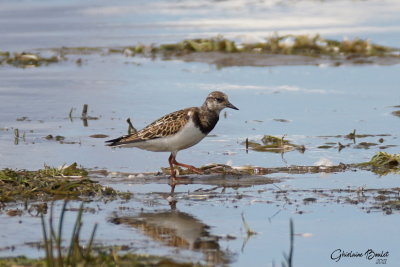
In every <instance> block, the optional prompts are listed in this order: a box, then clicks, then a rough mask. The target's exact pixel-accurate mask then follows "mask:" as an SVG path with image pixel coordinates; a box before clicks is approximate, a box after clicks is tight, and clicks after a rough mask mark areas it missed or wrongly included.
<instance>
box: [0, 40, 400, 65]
mask: <svg viewBox="0 0 400 267" xmlns="http://www.w3.org/2000/svg"><path fill="white" fill-rule="evenodd" d="M50 52H51V53H53V54H54V55H53V56H50V57H43V56H41V55H40V53H31V52H29V53H25V52H23V53H14V54H13V55H11V53H9V52H7V51H4V52H1V51H0V65H4V64H9V65H13V66H16V67H22V68H26V67H38V66H42V65H48V64H51V63H56V62H59V61H62V60H66V59H67V58H66V56H67V55H75V56H76V55H93V54H97V55H101V56H106V55H111V54H122V55H124V56H128V57H132V56H137V55H141V56H149V57H155V56H162V57H163V58H164V59H169V58H171V57H177V58H179V57H181V56H185V55H188V54H194V53H199V54H200V53H222V54H230V55H231V56H233V55H237V54H242V56H244V57H245V58H248V57H252V56H254V55H261V54H262V55H301V56H308V57H314V58H318V57H321V56H325V58H326V57H328V58H332V59H339V61H338V62H335V64H339V65H340V64H341V62H340V60H342V61H343V60H344V61H346V60H349V61H351V62H352V63H354V64H368V63H373V62H374V61H373V60H368V59H366V58H368V57H391V58H400V56H399V54H398V52H399V48H393V47H386V46H382V45H377V44H374V43H372V42H371V41H369V40H363V39H359V38H355V39H352V40H349V39H344V40H342V41H337V40H331V39H325V38H322V37H321V36H320V35H318V34H317V35H293V34H288V35H278V34H275V35H272V36H269V37H267V38H265V41H264V42H259V43H236V42H234V41H232V40H229V39H226V38H224V37H223V36H221V35H218V36H216V37H211V38H195V39H186V40H183V41H181V42H178V43H169V44H160V45H153V44H151V45H144V44H140V43H139V44H137V45H136V46H125V47H109V48H104V47H61V48H53V49H50ZM235 60H239V61H243V60H240V59H234V61H235ZM253 60H254V59H253ZM75 63H77V64H78V65H81V64H82V58H78V59H76V58H75ZM231 64H232V63H231ZM236 64H237V63H236ZM242 64H244V63H242ZM228 65H229V64H228Z"/></svg>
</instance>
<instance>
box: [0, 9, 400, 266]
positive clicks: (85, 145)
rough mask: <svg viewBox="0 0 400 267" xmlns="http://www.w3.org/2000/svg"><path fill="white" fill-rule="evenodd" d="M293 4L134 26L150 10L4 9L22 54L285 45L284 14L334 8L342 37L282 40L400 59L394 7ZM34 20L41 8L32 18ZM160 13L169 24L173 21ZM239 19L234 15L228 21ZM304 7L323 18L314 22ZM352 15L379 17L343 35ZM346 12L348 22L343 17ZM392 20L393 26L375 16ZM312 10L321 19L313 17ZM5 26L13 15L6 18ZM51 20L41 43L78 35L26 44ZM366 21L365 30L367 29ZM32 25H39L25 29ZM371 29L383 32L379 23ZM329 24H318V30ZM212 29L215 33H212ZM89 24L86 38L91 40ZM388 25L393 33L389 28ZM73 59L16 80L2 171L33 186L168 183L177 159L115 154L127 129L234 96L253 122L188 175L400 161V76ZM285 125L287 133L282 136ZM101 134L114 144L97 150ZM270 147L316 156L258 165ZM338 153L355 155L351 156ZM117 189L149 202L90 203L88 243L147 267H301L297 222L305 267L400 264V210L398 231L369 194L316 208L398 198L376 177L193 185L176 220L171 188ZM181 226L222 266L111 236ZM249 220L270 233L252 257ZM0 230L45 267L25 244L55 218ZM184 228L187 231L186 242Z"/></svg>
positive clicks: (5, 33)
mask: <svg viewBox="0 0 400 267" xmlns="http://www.w3.org/2000/svg"><path fill="white" fill-rule="evenodd" d="M278 2H279V3H281V1H278ZM278 2H273V3H274V4H273V5H271V6H269V5H267V2H266V3H264V2H260V3H259V2H258V1H257V2H250V3H249V4H244V3H243V2H241V1H233V2H230V4H231V5H229V4H228V2H218V1H217V2H209V1H204V2H201V5H200V4H198V5H200V6H193V5H195V4H194V3H192V4H191V2H186V1H183V2H173V4H171V3H169V2H168V3H167V2H161V1H157V2H152V4H148V3H147V2H146V3H145V4H143V5H144V7H143V9H141V10H140V12H137V13H136V14H137V15H136V16H131V15H130V13H125V10H128V11H132V10H133V9H134V8H135V7H136V6H132V4H130V3H126V2H119V3H118V4H116V5H115V6H114V5H113V6H112V7H111V6H110V5H111V4H109V3H110V2H96V3H97V4H96V6H94V5H93V4H91V3H90V2H87V3H86V4H81V3H78V2H68V3H64V4H62V5H55V4H53V3H52V2H51V3H50V2H46V1H44V2H43V1H42V2H40V4H39V3H35V4H33V3H32V2H25V1H22V2H18V3H7V5H5V9H4V10H2V11H0V13H2V14H1V15H0V17H1V20H4V21H7V22H9V23H8V24H7V25H6V26H5V27H2V29H1V31H2V37H4V39H2V41H3V40H4V43H3V44H2V47H1V49H2V50H16V51H21V50H25V49H28V50H31V49H34V48H41V47H60V46H80V45H84V46H109V45H119V46H121V45H127V44H136V42H137V41H141V42H144V43H151V42H156V43H163V42H166V41H176V40H181V39H182V38H188V37H198V36H203V35H204V36H209V34H211V36H214V35H215V34H214V33H223V34H224V36H227V37H232V38H238V39H240V35H241V33H246V38H250V37H251V38H253V37H254V36H255V37H254V38H258V37H259V36H265V35H266V34H267V33H269V32H273V31H275V30H276V29H277V28H276V27H272V26H271V27H270V28H268V27H267V26H268V25H267V24H268V23H269V22H268V20H270V19H277V18H281V17H280V15H282V13H285V14H287V15H285V16H289V17H292V16H295V15H298V16H300V17H303V16H306V15H307V16H310V14H313V12H316V11H315V10H316V9H317V8H319V7H321V6H322V7H323V8H324V9H323V11H322V12H321V16H326V18H327V19H326V21H325V20H324V21H325V23H327V24H324V23H321V24H320V25H317V26H315V25H314V24H312V22H310V21H309V22H307V21H306V22H304V23H309V25H308V26H307V25H306V24H301V23H300V24H299V25H286V24H285V23H284V22H285V19H284V17H283V18H282V25H283V26H282V28H278V29H279V31H280V32H281V31H282V32H283V33H285V32H286V31H290V32H291V33H297V32H298V31H303V30H304V29H306V30H304V31H307V32H321V33H323V34H324V36H325V33H326V35H327V36H340V37H341V36H343V34H344V33H347V34H348V35H350V36H361V37H368V38H371V39H372V40H373V41H375V42H377V43H380V44H388V45H396V44H398V39H397V38H398V37H397V36H399V35H398V34H397V32H398V30H399V29H398V24H399V23H398V16H396V19H394V14H395V13H396V12H398V8H399V7H398V3H396V2H395V1H386V2H384V4H379V5H378V1H324V2H315V1H301V2H300V3H292V2H291V1H282V3H283V4H278ZM196 3H198V2H196ZM379 3H381V2H379ZM23 4H26V5H25V6H24V7H22V6H21V5H23ZM260 5H264V6H263V8H264V9H260V8H259V7H260ZM160 6H162V7H165V9H163V8H158V7H160ZM210 6H211V7H213V8H212V9H211V10H210V12H205V10H209V7H210ZM227 6H229V8H227V9H226V7H227ZM243 6H245V8H243ZM304 6H307V7H309V8H307V9H304ZM349 6H351V7H353V6H357V7H360V6H362V7H364V8H363V9H362V8H359V9H357V8H353V9H351V10H352V11H351V12H354V13H352V14H353V15H354V17H352V18H351V21H348V20H343V17H344V16H347V15H348V13H347V12H350V11H349V10H350V9H349ZM328 7H329V8H328ZM333 7H336V8H340V10H347V11H346V12H336V11H335V10H337V9H334V8H333ZM32 8H33V9H32ZM374 8H375V9H374ZM28 9H29V10H28ZM377 9H378V10H380V12H373V11H376V10H377ZM32 10H38V11H40V12H33V11H32ZM49 10H50V11H51V12H50V11H49ZM166 10H167V11H168V12H166ZM194 10H195V11H196V13H195V14H194V15H193V16H192V17H190V18H189V16H188V15H187V14H188V12H189V11H194ZM299 10H307V12H310V13H307V12H306V13H305V14H304V15H302V14H300V13H299ZM354 10H356V11H354ZM6 11H9V13H7V14H9V15H7V16H3V15H5V13H6ZM11 11H12V12H11ZM172 11H174V12H172ZM132 12H133V11H132ZM263 12H271V16H270V17H268V18H266V19H265V21H263V24H262V25H263V26H265V28H264V27H263V30H260V29H259V28H257V27H256V26H254V25H253V24H251V23H250V22H251V21H250V22H249V21H248V22H249V23H247V24H246V23H242V20H241V19H246V18H247V20H248V19H249V16H250V15H252V16H253V15H254V17H257V16H261V15H262V14H264V13H263ZM287 12H288V13H287ZM335 12H336V13H335ZM221 13H224V14H226V16H225V19H221V18H220V17H219V15H221ZM239 13H240V14H242V16H243V17H244V18H238V19H237V20H235V24H233V25H232V26H230V27H225V26H224V25H226V23H227V22H226V21H230V20H232V19H233V17H234V16H236V15H237V14H239ZM40 14H47V15H48V16H44V17H43V18H42V19H41V20H35V23H33V24H32V25H31V27H32V28H37V27H39V26H40V25H41V24H40V23H43V24H45V25H48V22H49V21H62V22H63V23H64V25H67V26H68V27H65V28H64V27H62V25H61V24H53V26H52V27H47V28H46V27H45V28H44V29H43V32H37V31H36V32H34V33H35V34H37V36H38V37H40V38H33V39H32V41H29V42H28V41H27V40H28V39H29V40H31V39H30V38H29V37H30V35H27V32H28V31H31V30H32V29H30V28H26V25H27V24H28V23H29V22H30V21H32V20H31V19H32V18H36V16H39V15H40ZM49 14H50V15H49ZM160 14H162V15H160ZM329 14H330V16H328V15H329ZM346 14H347V15H346ZM380 14H385V16H387V17H384V16H383V15H382V16H381V15H380ZM396 14H398V13H396ZM361 15H362V18H363V19H362V20H361V19H359V18H360V16H361ZM22 16H26V17H27V19H20V18H21V17H22ZM155 17H157V18H158V21H156V22H154V23H153V24H151V25H150V24H149V20H150V19H152V18H155ZM371 17H374V18H376V20H374V21H373V22H371V20H370V18H371ZM18 18H19V19H20V20H18ZM77 18H79V19H78V20H77ZM318 18H320V17H316V18H315V19H316V20H317V21H318ZM333 18H334V19H333ZM329 19H331V20H330V21H329ZM390 19H391V20H390ZM205 20H207V21H205ZM16 21H18V23H16ZM99 21H102V22H103V24H99V23H98V22H99ZM199 21H201V22H202V24H201V25H200V26H199V25H198V23H199ZM83 22H84V25H85V27H81V25H82V23H83ZM189 22H190V23H192V24H190V23H189ZM339 22H340V23H339ZM329 23H331V24H332V26H331V27H327V25H331V24H329ZM374 23H375V24H374ZM181 24H187V26H185V27H183V26H182V25H181ZM277 24H279V23H277ZM381 24H382V25H386V26H390V27H378V25H381ZM387 24H388V25H387ZM73 25H75V26H74V27H72V26H73ZM190 25H195V26H196V27H194V26H190ZM207 25H208V26H207ZM210 25H211V26H210ZM221 25H222V26H221ZM285 25H286V26H285ZM306 26H307V27H306ZM59 27H61V28H62V30H60V28H59ZM78 27H79V28H78ZM110 29H114V31H110ZM144 29H146V30H144ZM166 29H168V30H166ZM322 29H326V31H322ZM343 29H347V31H346V30H343ZM352 31H353V32H352ZM248 33H250V34H248ZM82 36H86V37H87V38H82ZM248 36H250V37H248ZM61 37H62V38H61ZM78 58H82V62H83V63H82V65H78V64H75V63H74V62H75V60H76V59H78ZM68 59H69V60H68V61H65V62H61V63H58V64H54V65H49V66H44V67H39V68H27V69H18V68H14V67H10V66H1V72H0V80H1V83H0V99H1V112H0V168H15V169H29V170H33V169H39V168H42V167H43V164H47V165H50V166H61V165H63V164H70V163H72V162H78V164H81V165H82V166H84V167H85V168H89V169H106V170H108V171H110V172H130V173H135V174H137V173H142V172H157V171H160V168H161V167H166V166H168V164H167V157H168V154H167V153H152V152H147V151H141V150H137V149H110V148H109V147H105V146H104V143H103V142H104V141H105V140H108V139H107V138H109V139H111V138H114V137H118V136H120V135H122V134H125V133H126V132H127V128H128V125H127V123H126V122H125V120H126V119H127V118H128V117H130V118H131V119H132V121H133V124H134V126H135V127H136V128H142V127H144V126H145V125H147V124H148V123H150V122H152V121H153V120H155V119H157V118H158V117H160V116H162V115H164V114H165V113H168V112H172V111H174V110H178V109H180V108H185V107H188V106H198V105H200V104H201V103H202V102H203V101H204V98H205V96H206V95H207V94H208V93H209V92H210V91H212V90H222V91H224V92H226V93H227V94H228V95H229V97H230V100H231V102H232V103H233V104H234V105H236V106H237V107H238V108H239V109H240V110H239V111H235V110H227V113H226V114H227V115H226V118H225V116H222V117H221V120H220V122H219V123H218V125H217V127H216V128H215V129H214V131H213V132H212V135H211V136H209V137H207V138H205V139H204V140H203V141H202V142H201V143H199V144H198V145H196V146H195V147H193V148H190V149H188V150H185V151H181V152H180V153H179V154H178V160H180V161H182V162H185V163H190V164H193V165H195V166H201V165H205V164H208V163H221V164H229V165H232V166H243V165H248V164H250V165H254V166H262V167H277V166H290V165H315V164H316V163H317V162H321V161H324V162H328V163H331V164H339V163H340V162H343V163H357V162H364V161H368V160H369V159H370V158H371V157H372V156H373V155H374V154H375V153H376V152H377V151H386V152H389V153H398V151H399V145H400V143H399V137H400V136H399V132H400V131H399V118H398V117H396V116H393V115H392V114H391V113H392V112H393V111H395V110H398V109H399V108H395V107H394V106H396V105H399V103H400V94H399V88H398V85H399V84H400V77H399V75H398V73H399V70H400V66H399V65H392V66H375V65H362V66H339V67H331V66H325V65H320V66H285V67H280V66H275V67H227V68H219V67H217V66H214V65H209V64H205V63H195V62H190V63H188V62H181V61H178V60H171V61H163V60H160V59H154V60H152V59H149V58H142V57H124V56H122V55H108V56H100V55H75V56H72V55H69V56H68ZM83 104H88V105H89V115H90V116H94V117H98V119H97V120H89V121H88V122H87V123H88V126H87V127H85V126H84V122H83V121H82V120H81V119H80V113H81V110H82V106H83ZM71 108H74V110H73V112H72V118H70V116H69V114H70V110H71ZM23 117H26V118H25V119H23ZM279 119H284V120H286V121H287V122H281V121H277V120H279ZM16 128H18V129H19V133H20V136H21V138H19V140H18V144H16V142H15V138H14V129H16ZM354 129H356V133H357V134H371V135H374V136H370V137H366V138H357V139H356V140H350V139H346V138H344V137H343V136H344V135H347V134H349V133H350V132H352V131H353V130H354ZM23 134H25V137H24V138H22V135H23ZM49 134H51V135H53V136H56V135H61V136H64V137H65V140H64V142H65V143H64V144H61V143H60V142H57V141H55V140H47V139H46V138H45V137H46V136H47V135H49ZM94 134H105V135H108V136H109V137H107V138H92V137H90V136H91V135H94ZM263 135H274V136H285V139H287V140H290V141H292V142H293V143H295V144H298V145H304V146H305V147H306V150H305V152H304V153H300V152H298V151H292V152H288V153H284V154H277V153H268V152H256V151H252V150H249V151H248V153H247V152H246V149H245V145H244V144H243V142H244V141H245V139H246V138H249V140H253V141H257V142H261V141H260V140H261V138H262V137H263ZM338 135H341V136H340V137H338ZM381 135H383V136H381ZM380 139H383V140H380ZM338 142H340V143H341V144H343V145H349V146H348V147H345V148H344V149H342V150H341V151H339V150H338V147H337V143H338ZM361 142H371V143H375V144H376V145H373V146H370V147H369V148H368V149H365V148H357V145H359V144H360V143H361ZM326 143H332V144H331V145H332V146H333V147H332V148H329V149H323V148H318V147H320V146H322V145H325V144H326ZM384 146H389V147H384ZM111 176H112V175H110V176H109V177H105V178H104V177H101V176H99V177H97V179H98V180H99V181H100V182H101V183H104V184H110V185H112V186H113V187H114V188H116V189H120V190H123V191H126V190H129V191H131V192H133V193H134V197H133V199H132V200H130V201H128V202H122V201H114V202H109V203H107V204H103V203H98V202H93V203H87V204H86V206H87V207H90V208H93V212H86V213H85V214H84V223H85V225H84V227H87V228H86V229H88V230H87V231H84V232H85V233H87V236H84V237H83V238H84V239H85V238H86V239H87V238H88V236H89V233H90V229H91V227H92V225H93V224H94V222H98V223H99V229H98V234H97V238H96V240H97V242H99V243H102V244H106V245H114V244H122V245H128V246H129V247H130V250H131V251H134V252H137V253H150V254H157V255H172V256H173V257H174V258H177V259H181V260H192V259H195V260H194V261H200V262H203V263H207V262H208V263H213V264H215V263H216V260H218V259H217V258H218V257H217V256H218V255H219V256H220V257H222V258H223V261H222V262H225V261H228V262H230V265H232V266H244V265H266V266H273V263H275V265H279V264H280V262H282V261H283V259H284V258H283V256H282V253H283V252H286V253H288V250H289V219H290V218H292V219H293V221H294V227H295V233H296V234H299V235H296V237H295V247H294V264H295V265H296V266H321V265H323V266H337V265H338V264H340V263H336V262H334V261H333V260H331V259H330V256H331V253H332V252H333V251H334V250H335V249H338V248H340V249H342V250H345V251H351V250H352V251H353V252H354V251H358V252H365V251H366V250H367V249H369V248H371V249H374V250H376V251H379V252H380V251H389V252H390V256H389V257H388V259H387V266H395V264H396V262H399V260H400V254H399V253H398V248H399V246H398V242H397V240H396V239H395V238H393V237H395V236H398V234H399V230H398V227H397V225H398V223H399V218H400V217H399V214H398V210H393V212H392V213H391V214H390V215H389V214H386V213H385V212H384V211H382V210H380V209H374V208H373V206H374V205H376V201H375V199H374V197H375V196H376V195H368V194H367V193H366V195H367V196H368V199H367V200H366V201H365V202H363V201H361V200H362V199H361V198H362V197H360V196H359V194H358V193H356V192H342V193H338V192H333V193H332V192H330V193H329V194H327V195H324V194H319V193H318V192H313V190H314V189H318V190H322V189H323V190H328V191H329V190H334V189H353V190H355V189H358V188H364V189H383V188H394V187H397V186H398V179H399V176H398V175H395V174H390V175H387V176H383V177H380V176H377V175H375V174H373V173H371V172H367V171H355V172H354V171H346V172H342V173H333V174H304V175H292V174H274V175H267V176H266V177H269V178H275V179H277V183H276V184H265V185H254V186H251V187H233V188H225V189H224V188H222V187H219V188H214V185H207V184H200V182H199V183H197V182H196V180H194V181H192V184H188V185H178V186H177V187H176V190H175V197H176V198H177V200H178V203H177V209H176V211H173V212H170V210H171V208H170V206H169V204H168V201H167V200H166V198H167V197H168V196H169V193H170V187H169V185H168V184H166V183H155V182H147V183H146V182H145V183H143V182H137V181H135V178H131V179H122V178H121V177H118V175H117V174H116V175H115V176H117V177H114V178H111ZM278 182H279V183H278ZM196 190H197V191H196ZM280 190H288V191H289V192H288V193H287V195H285V196H282V195H280V193H278V192H279V191H280ZM301 190H304V191H301ZM324 193H327V192H325V191H324ZM305 198H316V202H312V203H305V202H304V201H303V200H304V199H305ZM346 199H347V200H346ZM348 199H352V200H354V199H358V201H359V202H358V204H354V203H353V204H351V203H349V201H348ZM360 199H361V200H360ZM78 206H79V204H78V203H74V202H72V203H71V204H70V207H78ZM121 206H122V207H123V208H121ZM15 207H19V208H21V209H23V205H19V204H15V205H11V206H8V207H7V209H11V208H15ZM56 207H57V210H59V209H60V207H61V203H60V202H57V203H56ZM168 212H170V213H171V214H173V215H171V216H172V217H173V216H177V217H176V218H175V217H174V218H175V219H176V220H179V221H178V222H177V224H178V225H186V224H187V225H190V226H192V227H203V226H209V227H210V228H209V229H208V230H207V231H208V236H207V238H208V239H213V238H214V239H215V238H216V239H219V240H218V241H217V243H218V245H219V247H220V248H219V249H217V250H215V249H214V250H212V251H211V254H212V253H214V254H212V255H210V251H207V252H206V251H205V250H201V249H195V250H190V249H187V248H184V249H177V248H176V247H173V246H170V245H167V244H166V243H165V242H164V243H163V242H162V241H160V240H157V238H155V237H154V236H153V237H151V235H149V233H147V234H146V233H144V232H143V231H142V230H139V228H134V227H132V226H130V225H129V224H124V223H121V224H118V225H117V224H114V223H112V222H111V221H110V220H111V219H112V218H114V217H127V218H131V219H130V220H133V219H138V218H139V219H140V218H143V217H145V216H150V215H148V214H153V215H154V216H155V217H157V215H158V214H160V217H161V219H162V218H164V217H165V216H167V215H165V214H167V213H168ZM56 213H57V212H56ZM241 214H244V217H245V220H246V221H247V223H248V224H249V226H250V227H251V228H252V229H253V230H254V231H255V232H257V234H256V235H253V236H251V237H249V238H248V240H247V241H246V238H247V237H246V231H245V227H244V224H243V222H242V218H241ZM153 215H151V216H153ZM74 217H75V212H71V214H70V216H68V217H67V223H66V226H65V233H68V232H69V231H70V230H71V229H72V227H73V225H72V223H73V221H74ZM132 218H133V219H132ZM0 225H1V226H2V227H1V229H5V231H2V232H1V233H0V256H9V255H21V254H24V255H27V256H33V257H36V256H39V255H43V251H38V250H37V249H36V248H32V247H31V246H28V245H26V244H24V243H26V242H37V241H40V240H41V232H40V231H39V230H38V229H40V218H38V217H33V216H30V215H29V214H28V213H27V212H25V213H24V214H23V215H22V216H20V217H19V216H17V217H11V216H8V215H7V214H6V211H5V210H4V211H0ZM153 227H154V225H153ZM164 228H168V227H164ZM182 228H183V229H185V228H184V226H182ZM22 229H23V230H22ZM196 229H198V228H196ZM175 230H176V229H175ZM189 232H195V230H192V231H189ZM227 236H228V237H231V238H228V237H227ZM180 237H181V238H182V239H185V238H186V239H190V240H192V239H193V236H187V235H185V234H182V235H181V236H180ZM207 238H206V239H207ZM203 239H204V236H203ZM214 245H215V243H214ZM12 246H15V249H14V250H12V249H10V247H12ZM375 260H376V259H375ZM375 260H366V259H365V258H362V259H361V258H356V259H354V258H343V259H341V260H340V262H341V263H342V266H344V265H346V266H347V265H351V266H369V265H374V264H375ZM219 263H221V262H219Z"/></svg>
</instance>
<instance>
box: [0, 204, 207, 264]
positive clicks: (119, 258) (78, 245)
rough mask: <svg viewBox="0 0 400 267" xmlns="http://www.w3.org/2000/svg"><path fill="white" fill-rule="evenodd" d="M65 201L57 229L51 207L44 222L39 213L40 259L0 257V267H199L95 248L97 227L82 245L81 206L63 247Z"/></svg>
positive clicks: (114, 248)
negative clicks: (41, 255) (40, 231)
mask: <svg viewBox="0 0 400 267" xmlns="http://www.w3.org/2000/svg"><path fill="white" fill-rule="evenodd" d="M67 204H68V202H67V201H64V204H63V207H62V210H61V214H60V219H59V222H58V227H57V228H56V227H55V225H54V223H53V220H54V214H53V206H51V209H50V215H49V219H48V222H47V223H46V221H45V219H44V215H43V213H42V214H41V225H42V234H43V247H44V250H45V253H46V257H45V258H42V259H29V258H26V257H24V256H20V257H10V258H0V266H4V267H12V266H29V267H30V266H34V267H45V266H46V267H50V266H52V267H72V266H89V267H90V266H93V267H95V266H182V267H186V266H201V265H200V264H194V263H178V262H175V261H174V260H172V259H169V258H167V257H160V256H152V255H140V254H132V253H124V254H121V253H120V250H121V249H120V247H118V246H107V247H102V246H95V244H94V237H95V234H96V231H97V224H95V225H94V226H93V229H92V231H91V235H90V238H89V239H88V241H87V242H86V244H85V245H83V244H82V243H84V242H83V241H82V240H81V230H82V225H83V220H82V218H83V212H84V207H83V203H82V204H81V205H80V207H79V209H78V214H77V216H76V220H75V223H74V227H73V230H72V233H71V236H70V238H69V242H68V243H69V245H68V246H67V247H65V246H63V242H64V243H67V241H68V240H65V239H64V238H63V232H64V228H65V225H64V218H65V216H66V212H67V209H66V207H67Z"/></svg>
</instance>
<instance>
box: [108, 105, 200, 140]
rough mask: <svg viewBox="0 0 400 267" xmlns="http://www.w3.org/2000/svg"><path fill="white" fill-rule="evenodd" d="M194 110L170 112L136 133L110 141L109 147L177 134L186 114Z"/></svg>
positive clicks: (183, 123) (185, 118) (186, 119)
mask: <svg viewBox="0 0 400 267" xmlns="http://www.w3.org/2000/svg"><path fill="white" fill-rule="evenodd" d="M192 109H194V108H187V109H182V110H178V111H175V112H172V113H170V114H168V115H165V116H164V117H161V118H160V119H158V120H156V121H154V122H152V123H151V124H149V125H148V126H146V127H145V128H144V129H142V130H140V131H139V132H137V133H134V134H130V135H125V136H122V137H120V138H117V139H114V140H110V142H111V141H114V142H112V144H111V146H115V145H122V144H127V143H133V142H139V141H145V140H150V139H156V138H160V137H165V136H169V135H173V134H175V133H177V132H178V131H179V130H180V129H181V128H182V127H183V126H184V125H185V124H186V123H187V122H188V121H189V115H188V113H189V112H190V111H191V110H192Z"/></svg>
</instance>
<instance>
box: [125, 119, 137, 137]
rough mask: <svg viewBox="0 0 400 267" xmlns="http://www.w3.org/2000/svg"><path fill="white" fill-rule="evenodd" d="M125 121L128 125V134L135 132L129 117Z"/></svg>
mask: <svg viewBox="0 0 400 267" xmlns="http://www.w3.org/2000/svg"><path fill="white" fill-rule="evenodd" d="M126 122H127V123H128V125H129V127H128V134H135V133H137V130H136V128H135V127H133V124H132V122H131V118H128V119H127V120H126Z"/></svg>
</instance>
